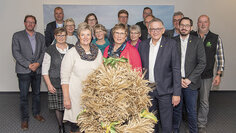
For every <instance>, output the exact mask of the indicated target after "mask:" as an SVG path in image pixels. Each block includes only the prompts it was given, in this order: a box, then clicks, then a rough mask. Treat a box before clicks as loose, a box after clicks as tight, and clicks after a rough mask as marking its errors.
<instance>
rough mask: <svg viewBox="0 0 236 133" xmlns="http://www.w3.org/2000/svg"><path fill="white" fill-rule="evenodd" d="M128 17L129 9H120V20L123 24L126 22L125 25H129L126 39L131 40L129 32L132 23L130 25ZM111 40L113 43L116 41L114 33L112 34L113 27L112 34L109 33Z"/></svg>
mask: <svg viewBox="0 0 236 133" xmlns="http://www.w3.org/2000/svg"><path fill="white" fill-rule="evenodd" d="M128 18H129V13H128V11H126V10H124V9H122V10H120V11H119V12H118V22H119V23H122V24H124V25H126V26H127V27H128V36H127V38H126V41H128V40H130V34H129V27H130V25H128ZM109 41H110V42H111V43H113V42H114V39H113V35H112V29H111V30H110V34H109Z"/></svg>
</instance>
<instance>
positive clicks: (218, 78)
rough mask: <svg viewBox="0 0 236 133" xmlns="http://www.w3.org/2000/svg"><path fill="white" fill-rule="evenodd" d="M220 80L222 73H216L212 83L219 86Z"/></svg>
mask: <svg viewBox="0 0 236 133" xmlns="http://www.w3.org/2000/svg"><path fill="white" fill-rule="evenodd" d="M220 81H221V78H220V75H216V76H215V78H214V80H213V83H212V84H213V85H214V86H218V85H220Z"/></svg>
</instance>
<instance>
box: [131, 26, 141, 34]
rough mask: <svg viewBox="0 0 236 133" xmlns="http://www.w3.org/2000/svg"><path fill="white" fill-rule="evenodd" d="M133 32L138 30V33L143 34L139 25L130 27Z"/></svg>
mask: <svg viewBox="0 0 236 133" xmlns="http://www.w3.org/2000/svg"><path fill="white" fill-rule="evenodd" d="M131 30H136V31H138V33H141V28H140V26H139V25H132V26H130V28H129V31H131Z"/></svg>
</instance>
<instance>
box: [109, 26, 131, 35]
mask: <svg viewBox="0 0 236 133" xmlns="http://www.w3.org/2000/svg"><path fill="white" fill-rule="evenodd" d="M118 29H122V30H125V33H126V35H127V34H128V27H127V26H126V25H124V24H122V23H119V24H116V25H115V26H114V27H113V28H112V34H113V35H114V34H115V31H116V30H118Z"/></svg>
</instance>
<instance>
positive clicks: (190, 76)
mask: <svg viewBox="0 0 236 133" xmlns="http://www.w3.org/2000/svg"><path fill="white" fill-rule="evenodd" d="M192 26H193V21H192V20H191V19H190V18H188V17H183V18H182V19H180V21H179V28H180V35H179V36H177V37H175V38H174V39H175V40H176V41H177V48H178V52H179V55H178V56H179V57H180V58H181V76H182V79H181V85H182V94H181V100H180V104H179V105H178V106H176V107H175V108H174V110H173V128H174V133H179V132H180V131H179V128H180V123H181V121H182V108H183V106H185V108H186V112H187V116H188V117H187V120H188V126H189V131H190V132H191V133H198V127H197V98H198V88H199V87H200V85H201V84H200V76H201V73H202V72H203V70H204V68H205V66H206V55H205V50H204V46H203V42H202V40H201V39H200V38H198V37H196V36H193V35H190V32H191V30H192ZM183 102H184V103H185V104H183Z"/></svg>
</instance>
